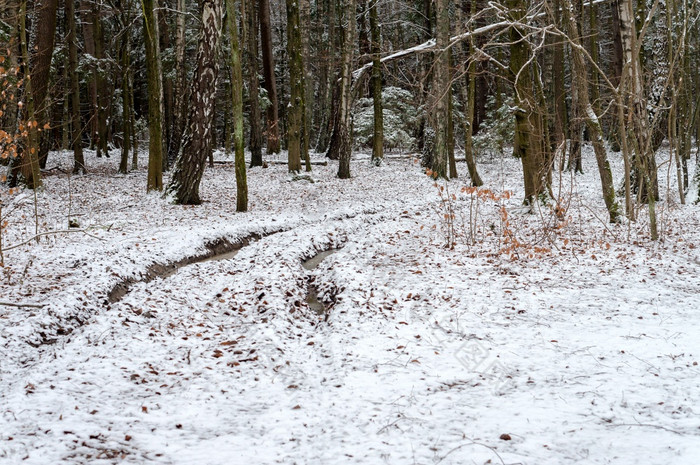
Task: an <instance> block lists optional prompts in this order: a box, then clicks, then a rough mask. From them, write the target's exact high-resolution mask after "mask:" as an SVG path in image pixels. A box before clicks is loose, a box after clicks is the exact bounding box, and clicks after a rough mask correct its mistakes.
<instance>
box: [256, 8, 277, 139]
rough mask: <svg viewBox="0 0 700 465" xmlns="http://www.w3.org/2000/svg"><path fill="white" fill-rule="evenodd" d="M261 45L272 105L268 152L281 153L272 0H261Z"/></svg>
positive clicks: (268, 112) (268, 130) (267, 88)
mask: <svg viewBox="0 0 700 465" xmlns="http://www.w3.org/2000/svg"><path fill="white" fill-rule="evenodd" d="M258 6H259V13H260V45H261V48H262V58H263V77H264V78H265V80H264V82H263V84H264V87H265V90H266V91H267V98H268V99H269V100H270V106H269V107H268V109H267V153H279V151H280V129H279V107H278V103H277V83H276V82H275V58H274V54H273V51H272V31H271V27H270V0H260V3H259V4H258Z"/></svg>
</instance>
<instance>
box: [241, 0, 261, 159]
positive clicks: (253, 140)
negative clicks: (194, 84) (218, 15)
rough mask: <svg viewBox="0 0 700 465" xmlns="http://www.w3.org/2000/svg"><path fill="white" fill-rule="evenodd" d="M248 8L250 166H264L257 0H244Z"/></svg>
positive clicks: (247, 50)
mask: <svg viewBox="0 0 700 465" xmlns="http://www.w3.org/2000/svg"><path fill="white" fill-rule="evenodd" d="M243 1H244V2H245V5H246V10H247V16H246V21H247V25H248V27H247V37H246V39H247V47H246V52H247V55H246V57H247V61H248V95H249V101H250V143H249V148H250V166H251V168H252V167H254V166H262V165H263V158H262V126H261V124H262V123H261V118H260V102H259V98H260V83H259V81H258V16H257V10H256V8H255V0H243Z"/></svg>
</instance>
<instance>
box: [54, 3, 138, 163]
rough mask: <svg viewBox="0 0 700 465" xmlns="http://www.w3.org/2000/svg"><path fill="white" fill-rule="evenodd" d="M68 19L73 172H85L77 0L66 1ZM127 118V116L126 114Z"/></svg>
mask: <svg viewBox="0 0 700 465" xmlns="http://www.w3.org/2000/svg"><path fill="white" fill-rule="evenodd" d="M66 19H67V20H68V74H69V76H70V86H71V126H72V130H73V132H72V134H71V147H72V148H73V174H81V173H82V174H85V173H86V169H85V157H84V156H83V143H82V132H83V131H82V129H83V128H82V125H81V123H80V79H79V77H78V71H77V69H78V44H77V43H76V40H77V34H76V24H75V2H73V1H71V0H68V1H66ZM125 118H127V116H126V115H125Z"/></svg>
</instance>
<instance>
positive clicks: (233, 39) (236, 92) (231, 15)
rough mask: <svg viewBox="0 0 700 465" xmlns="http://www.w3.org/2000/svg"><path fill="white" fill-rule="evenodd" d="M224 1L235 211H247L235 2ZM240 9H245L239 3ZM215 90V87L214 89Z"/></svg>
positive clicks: (239, 53)
mask: <svg viewBox="0 0 700 465" xmlns="http://www.w3.org/2000/svg"><path fill="white" fill-rule="evenodd" d="M225 1H226V27H227V28H228V34H229V41H230V43H231V94H232V96H233V100H232V104H233V146H234V148H235V153H236V155H235V166H236V211H238V212H244V211H247V210H248V181H247V179H246V172H245V153H244V151H243V149H244V142H243V71H242V66H241V44H240V41H239V40H238V21H237V18H236V16H238V15H237V14H236V7H235V3H234V2H235V0H225ZM241 8H245V6H244V4H243V2H242V1H241ZM215 88H216V87H215Z"/></svg>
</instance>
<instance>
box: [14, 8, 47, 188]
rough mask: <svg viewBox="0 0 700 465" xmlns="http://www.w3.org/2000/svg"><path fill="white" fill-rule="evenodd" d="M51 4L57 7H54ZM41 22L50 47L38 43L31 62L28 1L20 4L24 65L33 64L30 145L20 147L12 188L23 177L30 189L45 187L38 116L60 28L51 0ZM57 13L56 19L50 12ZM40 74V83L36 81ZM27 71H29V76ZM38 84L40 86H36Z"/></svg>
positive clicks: (27, 119)
mask: <svg viewBox="0 0 700 465" xmlns="http://www.w3.org/2000/svg"><path fill="white" fill-rule="evenodd" d="M51 2H53V3H54V5H53V6H52V5H51ZM38 8H40V12H39V18H38V21H39V23H38V24H37V31H38V32H40V34H38V36H39V37H40V38H42V37H43V36H44V35H46V36H48V35H50V36H51V40H50V42H51V43H50V44H49V43H48V39H47V38H46V37H43V40H39V41H38V42H37V45H36V47H35V48H34V53H33V54H32V60H31V63H30V60H29V33H28V31H27V27H26V18H27V1H26V0H22V2H21V3H20V12H19V15H20V16H19V28H20V48H21V51H22V52H21V53H22V62H23V63H30V66H29V70H30V71H29V73H28V74H29V77H30V79H26V83H25V87H24V93H25V95H26V101H27V103H26V110H24V118H23V119H24V120H25V121H24V122H25V124H26V125H27V126H28V128H29V129H28V131H27V132H28V135H27V138H26V139H27V142H26V145H24V146H20V147H19V149H18V152H19V155H18V157H17V158H16V159H15V160H16V161H15V165H14V166H13V170H12V179H11V181H10V185H11V186H13V185H16V184H17V183H18V181H19V179H18V177H19V175H20V174H21V175H22V179H21V181H22V183H23V184H24V185H25V186H26V187H27V188H29V189H37V188H39V187H41V185H42V181H41V171H40V168H39V156H38V155H39V132H38V127H39V124H38V121H37V117H38V114H39V113H40V112H41V109H42V105H43V101H44V99H45V98H46V90H47V88H48V78H49V69H50V68H49V67H50V65H51V55H52V53H53V36H54V33H55V28H56V14H55V13H56V2H55V0H50V2H49V3H48V4H45V6H42V5H39V6H38ZM52 10H53V17H51V15H50V14H49V13H51V11H52ZM34 72H36V76H37V77H36V80H35V79H34ZM26 74H27V71H26V69H25V77H26ZM35 81H36V84H35Z"/></svg>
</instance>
